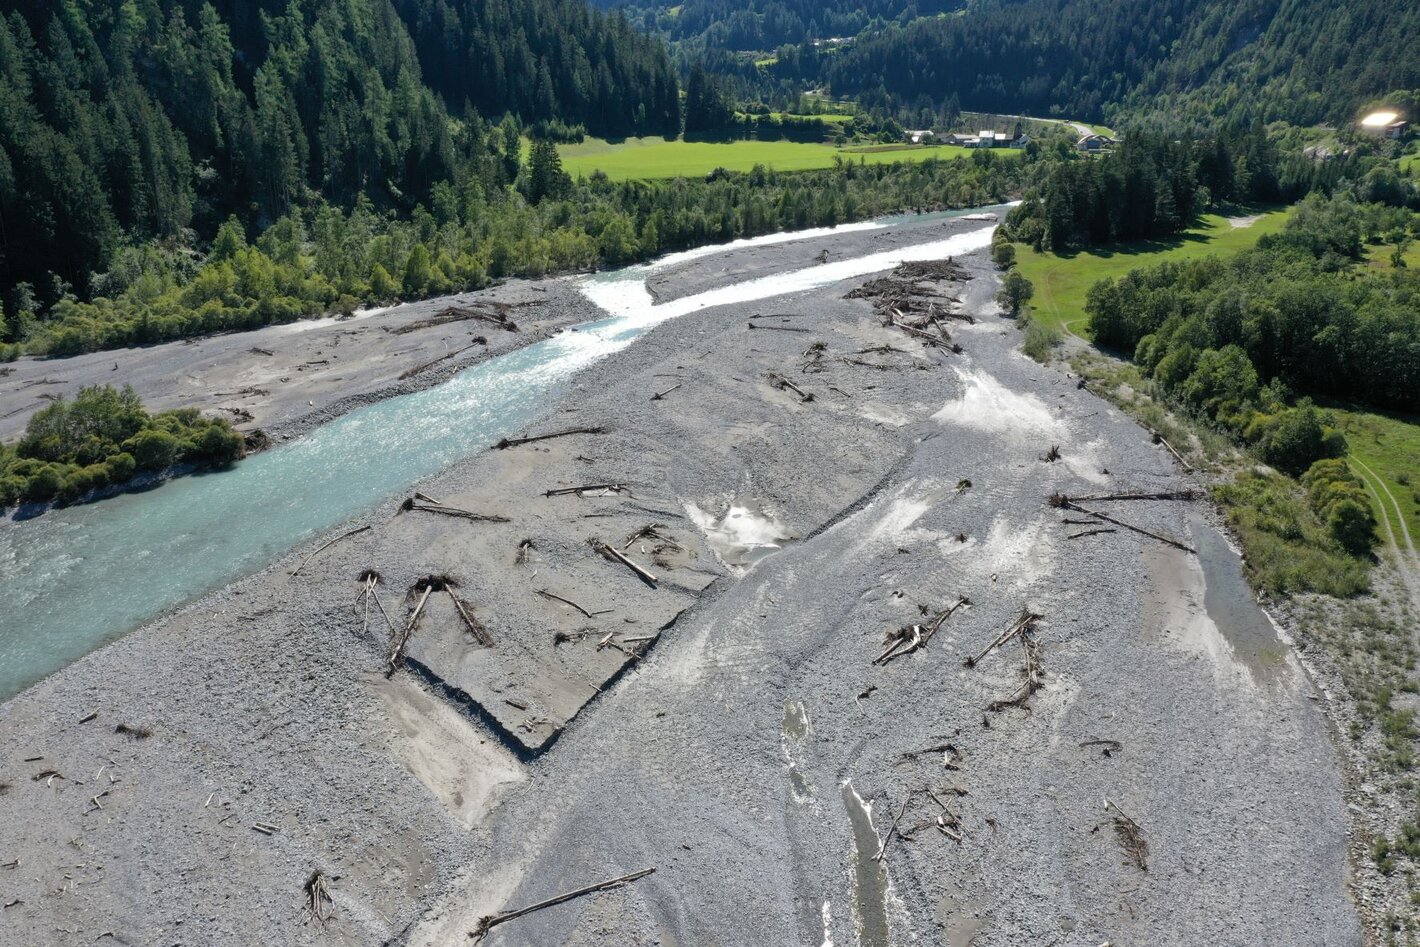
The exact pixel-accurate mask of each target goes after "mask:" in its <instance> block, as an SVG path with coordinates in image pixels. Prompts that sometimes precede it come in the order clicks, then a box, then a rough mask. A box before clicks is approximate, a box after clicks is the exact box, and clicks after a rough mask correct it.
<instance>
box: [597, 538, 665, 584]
mask: <svg viewBox="0 0 1420 947" xmlns="http://www.w3.org/2000/svg"><path fill="white" fill-rule="evenodd" d="M587 543H588V544H589V545H590V546H591V547H592V548H593V549H595V550H596V551H597V552H599V553H601V554H602V556H603V557H604V558H606V559H609V560H612V561H615V562H619V563H621V564H622V565H624V566H626V568H628V569H630V570H631V571H632V572H634V573H636V575H637V576H639V577H640V578H641V581H643V582H645V583H646V584H647V585H649V586H651V588H655V587H656V583H657V582H659V581H660V579H657V578H656V576H655V574H654V573H652V572H651V571H650V570H649V569H647V568H645V567H644V566H641V565H639V564H638V563H636V562H634V561H632V560H631V559H630V558H629V557H627V556H626V555H624V554H623V553H622V552H621V550H619V549H614V548H612V547H611V546H608V545H607V544H606V543H604V542H602V541H601V540H600V539H589V540H587Z"/></svg>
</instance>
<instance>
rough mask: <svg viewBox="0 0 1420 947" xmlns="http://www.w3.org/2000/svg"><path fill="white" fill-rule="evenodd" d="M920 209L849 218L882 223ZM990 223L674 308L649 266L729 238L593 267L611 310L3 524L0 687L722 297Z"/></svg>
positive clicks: (916, 250)
mask: <svg viewBox="0 0 1420 947" xmlns="http://www.w3.org/2000/svg"><path fill="white" fill-rule="evenodd" d="M970 212H971V211H967V210H963V211H961V212H959V213H953V214H944V215H941V216H943V217H956V216H963V215H965V214H968V213H970ZM924 219H925V218H923V217H913V218H900V219H896V220H893V219H889V220H885V221H881V222H877V223H869V224H859V225H853V226H854V228H857V229H872V228H884V229H886V228H891V227H894V226H899V225H901V224H906V223H908V222H913V223H918V224H920V223H921V222H922V221H923V220H924ZM993 229H994V225H993V224H991V223H983V225H982V226H980V227H975V228H973V229H971V230H967V231H963V232H957V233H954V234H952V235H951V236H948V237H946V238H945V239H938V240H934V241H929V242H924V243H919V244H915V245H912V246H909V247H904V248H901V249H897V250H889V251H883V252H877V253H871V254H865V255H861V256H858V257H854V258H850V259H843V260H836V261H834V262H833V263H830V264H826V265H819V266H810V267H806V268H803V269H800V270H795V271H790V272H786V273H779V274H776V275H774V276H772V277H764V278H758V279H751V280H747V281H743V282H739V283H734V284H731V285H728V286H722V287H719V288H715V289H711V290H708V291H706V292H702V293H698V294H695V295H691V296H686V297H682V298H679V299H676V300H674V301H671V302H668V303H666V304H663V305H656V304H655V301H654V299H653V298H652V296H651V294H650V293H649V292H648V291H647V289H646V279H647V277H648V276H649V275H651V274H653V273H655V272H657V271H659V270H662V269H665V268H667V267H670V266H674V265H677V264H680V263H684V262H686V261H688V260H692V259H698V258H701V257H705V256H707V255H711V254H713V253H716V252H720V251H723V250H724V249H726V248H723V247H722V248H703V249H700V250H695V251H691V252H689V253H685V254H676V255H672V256H669V257H666V258H664V259H662V260H660V261H658V262H656V263H652V264H649V265H647V266H640V267H632V268H629V269H625V270H620V271H616V272H612V273H606V274H601V275H598V276H594V277H591V278H588V279H587V280H585V281H584V282H583V284H582V286H581V289H582V291H583V292H584V294H585V295H586V296H587V297H588V298H590V299H591V300H592V301H593V302H595V303H597V304H598V305H599V306H600V307H601V308H602V309H604V310H605V311H606V312H608V313H609V314H610V318H608V319H605V320H602V321H599V322H595V323H591V324H588V325H584V326H580V327H578V328H577V329H575V330H573V331H568V332H565V333H562V334H560V335H558V336H555V337H553V338H551V339H547V340H544V341H541V342H538V343H535V344H533V345H529V346H527V347H526V348H522V349H519V350H517V351H514V352H510V353H508V354H506V355H502V356H499V357H497V358H493V359H490V360H488V361H486V362H483V363H481V364H479V365H477V366H474V367H472V368H469V369H467V370H465V371H464V372H462V373H460V374H459V375H457V376H455V377H454V378H453V379H451V380H450V381H448V382H446V383H444V384H442V385H440V386H438V387H436V388H432V389H429V390H427V391H423V392H419V393H417V394H411V395H404V396H401V397H397V398H391V399H389V400H387V401H382V402H379V403H377V404H373V405H370V406H368V407H366V408H363V409H361V410H358V411H355V412H353V413H351V414H347V415H345V416H343V417H341V418H340V419H338V420H335V421H332V422H330V423H329V424H327V425H325V426H323V427H321V428H319V429H317V430H316V431H315V432H314V433H312V434H311V435H309V436H307V437H305V438H304V439H302V440H300V441H299V442H297V443H295V444H292V445H290V446H287V447H281V448H278V449H276V450H272V451H269V452H267V453H264V454H260V455H257V456H255V457H252V458H250V459H248V460H245V461H243V462H242V463H240V464H239V465H237V467H236V468H235V469H233V470H230V471H225V472H222V473H216V474H210V475H206V476H195V477H187V478H183V479H180V480H176V481H173V482H170V483H168V484H165V485H163V486H162V487H161V488H159V489H154V490H150V491H147V492H135V493H130V494H126V495H122V496H119V497H115V498H113V499H110V500H105V501H102V502H99V503H95V504H91V505H87V506H79V507H71V508H68V509H62V510H56V511H53V512H50V513H47V514H45V515H43V516H40V517H38V518H36V519H33V520H29V521H24V522H14V523H7V524H4V528H0V616H3V618H0V699H4V698H8V697H10V696H13V695H14V694H16V693H18V692H19V691H21V690H23V689H24V688H25V687H27V686H29V685H30V684H32V683H34V682H35V681H37V680H39V679H40V678H42V677H44V676H46V675H47V674H50V673H53V672H54V671H56V670H58V669H59V668H62V667H64V666H65V665H66V664H68V663H70V662H71V661H74V660H76V659H78V658H80V657H82V656H83V655H85V654H87V653H88V652H90V651H92V650H94V649H95V648H97V647H100V646H101V645H103V644H105V643H107V642H109V641H112V640H114V639H115V638H117V637H119V636H121V635H123V634H125V633H126V632H128V631H130V630H132V629H134V628H136V627H138V626H139V625H141V624H143V623H144V622H146V621H149V620H151V619H153V618H155V617H156V616H158V615H159V614H161V613H163V612H164V611H166V610H168V609H171V608H174V607H176V606H179V605H181V604H183V603H185V602H188V601H191V600H193V599H195V598H196V597H198V596H200V595H202V594H204V593H206V592H208V591H211V590H214V589H216V588H219V587H221V586H222V585H225V584H226V583H228V582H231V581H234V580H236V579H238V578H240V577H242V576H244V575H248V574H251V573H253V572H255V571H257V570H259V569H261V568H262V567H264V566H265V565H266V564H267V563H269V562H271V561H272V560H274V559H276V558H279V557H280V556H282V555H284V554H285V553H287V552H289V551H290V550H291V549H292V548H294V547H295V546H297V545H299V544H300V543H302V542H305V541H307V540H309V539H311V538H312V537H314V536H317V535H319V534H321V533H324V532H326V531H329V530H331V529H333V528H334V527H336V526H338V525H339V524H340V523H342V522H344V521H347V520H349V519H351V518H352V517H357V516H360V515H361V514H363V513H365V512H367V511H369V510H370V509H372V508H373V507H374V506H376V505H377V504H378V503H379V502H381V501H382V500H384V499H386V498H388V497H390V496H392V495H394V494H396V493H398V492H399V491H401V490H403V489H405V488H407V487H409V486H410V485H411V484H413V483H415V482H416V481H418V480H420V479H422V478H424V477H428V476H430V475H432V474H435V473H437V472H438V471H440V470H443V469H445V468H446V467H448V466H450V465H452V464H454V463H456V462H458V461H459V460H461V459H463V458H465V457H468V456H470V455H472V454H474V453H475V452H477V451H479V450H482V449H485V448H486V447H487V446H488V445H489V444H491V443H493V442H494V441H496V440H497V439H498V438H500V437H502V436H505V435H507V434H510V433H512V432H514V431H516V430H518V429H520V428H522V427H523V426H524V425H526V424H528V423H529V422H531V421H532V420H533V419H534V418H535V417H537V416H538V414H539V412H541V411H542V410H543V409H544V408H545V407H547V406H548V405H549V404H550V403H551V402H552V401H553V400H554V399H555V398H557V396H558V394H559V392H560V391H561V389H562V386H563V385H564V384H565V383H566V382H567V380H568V379H569V378H570V377H572V376H573V375H574V374H575V373H576V372H577V371H578V370H580V369H582V368H584V367H586V366H588V365H590V364H592V363H593V362H595V361H597V360H599V359H601V358H604V357H606V356H607V355H609V354H611V353H613V352H616V351H618V350H620V349H622V348H624V347H626V346H628V345H630V344H631V343H632V342H634V341H635V340H636V339H637V338H638V337H639V336H641V335H642V334H643V333H645V332H646V331H647V330H648V329H650V328H652V327H654V326H656V325H657V324H659V323H662V322H664V321H666V320H668V319H674V318H678V317H680V316H685V315H689V314H691V313H694V312H696V311H699V310H702V309H705V308H708V307H712V306H719V305H726V304H732V303H740V302H746V301H752V300H757V299H766V298H771V297H774V296H780V295H784V294H788V293H794V292H799V291H804V290H809V289H813V288H816V287H820V286H825V285H829V284H832V283H835V282H838V281H840V280H844V279H850V278H853V277H857V276H862V275H866V274H869V273H874V272H878V271H881V270H885V269H889V268H891V267H893V266H896V265H897V264H898V263H900V262H904V261H907V260H927V259H939V258H942V257H946V256H950V255H953V254H963V253H968V252H971V251H973V250H979V249H982V248H984V247H986V246H988V245H989V243H990V238H991V233H992V231H993ZM823 235H824V232H823V231H811V232H808V233H806V234H800V235H798V236H800V237H809V236H813V237H821V236H823ZM795 236H796V235H793V234H775V235H771V236H769V237H766V238H760V239H759V240H751V241H740V242H738V243H737V244H733V245H730V246H731V247H732V248H744V247H746V246H754V245H757V244H772V243H782V242H785V241H787V240H792V239H794V238H795ZM731 532H733V530H731ZM736 538H737V539H738V538H743V537H736ZM749 539H750V541H751V542H760V541H761V540H762V537H759V536H757V535H756V536H752V537H749ZM751 558H752V556H751Z"/></svg>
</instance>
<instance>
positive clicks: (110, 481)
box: [0, 385, 243, 507]
mask: <svg viewBox="0 0 1420 947" xmlns="http://www.w3.org/2000/svg"><path fill="white" fill-rule="evenodd" d="M242 450H243V440H242V436H241V435H240V434H238V433H237V432H236V431H233V430H232V427H231V425H230V424H229V423H227V421H225V420H221V419H213V418H206V417H203V416H202V415H201V414H200V413H199V412H198V411H196V410H195V409H191V408H188V409H182V410H178V411H165V412H163V413H161V414H157V415H152V414H149V413H148V412H147V411H146V410H144V408H143V404H142V402H141V401H140V400H139V399H138V396H137V395H136V394H134V392H133V389H132V388H131V387H127V386H125V387H124V388H123V389H122V390H119V389H116V388H114V387H112V386H110V385H104V386H102V387H99V386H94V387H90V388H83V389H80V391H79V393H78V394H77V395H76V396H75V397H74V400H73V401H65V400H64V399H62V398H61V399H59V400H57V401H55V402H54V403H52V404H50V405H48V406H47V407H45V408H44V409H43V410H41V411H39V412H38V413H37V414H35V415H34V417H32V418H30V422H29V425H28V426H27V427H26V429H25V435H24V437H22V438H20V441H19V442H18V443H17V444H16V445H15V446H14V447H7V446H6V445H4V444H0V507H4V506H10V505H13V504H15V503H23V502H41V503H42V502H49V501H51V500H60V501H63V502H72V501H74V500H77V499H80V498H82V497H83V496H84V495H86V494H88V493H90V492H92V491H94V490H99V489H102V488H104V487H107V486H110V485H121V484H124V483H127V482H128V481H130V480H132V479H133V478H134V477H135V476H136V475H138V474H139V473H156V472H161V471H164V470H167V469H168V468H170V467H173V466H175V465H178V464H193V465H195V466H198V467H214V466H225V465H227V464H230V463H232V462H233V461H235V460H237V459H238V458H240V457H241V456H242Z"/></svg>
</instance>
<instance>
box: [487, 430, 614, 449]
mask: <svg viewBox="0 0 1420 947" xmlns="http://www.w3.org/2000/svg"><path fill="white" fill-rule="evenodd" d="M605 433H606V428H604V427H601V426H597V427H574V428H568V429H567V430H565V431H554V432H553V433H551V434H535V435H533V436H532V437H513V438H507V437H505V438H503V439H502V440H501V441H499V442H498V443H497V444H494V445H493V446H494V447H495V448H496V449H498V450H507V449H508V448H510V447H520V446H522V445H523V444H536V443H537V442H538V441H550V440H552V439H554V438H558V437H569V436H571V435H573V434H605Z"/></svg>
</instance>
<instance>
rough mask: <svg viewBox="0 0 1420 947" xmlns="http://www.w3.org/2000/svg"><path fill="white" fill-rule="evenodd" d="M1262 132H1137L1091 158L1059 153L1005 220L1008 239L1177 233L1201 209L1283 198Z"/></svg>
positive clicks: (1045, 245) (1046, 242) (1101, 239)
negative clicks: (1196, 136) (1202, 135)
mask: <svg viewBox="0 0 1420 947" xmlns="http://www.w3.org/2000/svg"><path fill="white" fill-rule="evenodd" d="M1278 164H1279V162H1278V155H1277V149H1276V148H1275V146H1274V145H1273V144H1272V143H1271V142H1270V141H1269V140H1268V137H1267V135H1266V133H1265V132H1264V131H1263V130H1261V129H1254V130H1252V131H1250V132H1248V133H1246V134H1241V135H1222V136H1219V137H1217V138H1213V139H1208V140H1191V139H1183V140H1174V139H1171V138H1168V137H1165V136H1160V135H1153V134H1148V133H1140V134H1138V135H1131V136H1129V137H1128V138H1126V139H1125V140H1124V141H1123V143H1122V144H1121V145H1120V146H1119V148H1118V149H1117V150H1114V151H1110V152H1108V153H1106V154H1104V155H1102V156H1100V157H1099V158H1098V159H1096V160H1069V156H1068V155H1061V160H1058V161H1055V162H1054V163H1053V164H1052V165H1051V166H1050V170H1049V174H1048V177H1046V179H1045V180H1044V181H1043V182H1042V184H1041V186H1040V188H1039V190H1038V193H1034V194H1032V195H1031V196H1030V197H1029V198H1028V199H1027V200H1025V201H1023V202H1022V203H1021V204H1020V205H1019V206H1018V207H1016V208H1014V209H1013V210H1012V211H1011V213H1010V215H1009V216H1008V217H1007V219H1006V229H1007V230H1008V232H1009V233H1010V235H1011V237H1012V239H1014V240H1017V241H1020V242H1022V243H1028V244H1030V245H1032V246H1034V247H1035V248H1037V249H1047V250H1055V251H1057V252H1059V251H1062V250H1066V249H1069V248H1071V247H1077V246H1085V245H1089V244H1104V243H1111V242H1113V241H1117V240H1139V239H1145V238H1149V237H1160V236H1166V235H1169V234H1173V233H1177V232H1178V231H1180V230H1182V229H1184V228H1185V227H1187V226H1189V225H1190V224H1192V223H1193V221H1194V219H1195V217H1196V215H1197V214H1198V213H1199V212H1201V211H1202V210H1203V209H1204V208H1206V207H1209V206H1213V205H1217V204H1223V203H1228V202H1232V201H1242V202H1250V201H1275V200H1278V199H1280V198H1281V197H1282V196H1283V193H1282V191H1283V189H1282V186H1281V184H1280V183H1279V180H1278V177H1279V174H1278Z"/></svg>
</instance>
